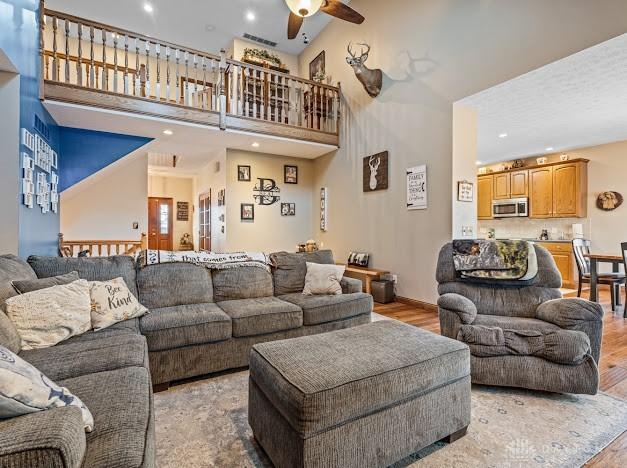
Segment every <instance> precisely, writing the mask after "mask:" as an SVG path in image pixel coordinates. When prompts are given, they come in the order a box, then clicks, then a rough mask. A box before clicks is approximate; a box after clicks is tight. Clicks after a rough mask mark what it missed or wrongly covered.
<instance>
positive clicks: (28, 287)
mask: <svg viewBox="0 0 627 468" xmlns="http://www.w3.org/2000/svg"><path fill="white" fill-rule="evenodd" d="M79 279H80V278H79V277H78V273H77V272H76V271H71V272H69V273H67V274H65V275H59V276H52V277H50V278H39V279H33V280H22V281H13V282H12V284H13V287H14V288H15V290H16V291H17V292H18V293H20V294H26V293H29V292H33V291H39V290H40V289H46V288H51V287H52V286H62V285H64V284H70V283H73V282H74V281H78V280H79Z"/></svg>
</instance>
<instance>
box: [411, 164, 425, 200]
mask: <svg viewBox="0 0 627 468" xmlns="http://www.w3.org/2000/svg"><path fill="white" fill-rule="evenodd" d="M406 172H407V209H408V210H426V209H427V166H426V165H425V164H423V165H422V166H416V167H410V168H409V169H407V171H406Z"/></svg>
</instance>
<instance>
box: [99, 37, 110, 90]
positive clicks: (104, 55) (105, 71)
mask: <svg viewBox="0 0 627 468" xmlns="http://www.w3.org/2000/svg"><path fill="white" fill-rule="evenodd" d="M100 38H101V39H102V83H101V84H102V90H103V91H108V90H109V69H108V68H107V31H105V30H104V29H101V30H100Z"/></svg>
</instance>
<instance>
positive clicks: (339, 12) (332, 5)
mask: <svg viewBox="0 0 627 468" xmlns="http://www.w3.org/2000/svg"><path fill="white" fill-rule="evenodd" d="M325 3H326V4H325V5H323V6H322V7H321V8H320V10H321V11H324V12H325V13H326V14H327V15H331V16H335V17H336V18H339V19H343V20H344V21H350V22H351V23H355V24H361V23H363V22H364V20H365V18H364V17H363V16H361V15H360V14H359V13H357V12H356V11H355V10H353V9H352V8H351V7H349V6H348V5H345V4H343V3H342V2H340V0H326V2H325Z"/></svg>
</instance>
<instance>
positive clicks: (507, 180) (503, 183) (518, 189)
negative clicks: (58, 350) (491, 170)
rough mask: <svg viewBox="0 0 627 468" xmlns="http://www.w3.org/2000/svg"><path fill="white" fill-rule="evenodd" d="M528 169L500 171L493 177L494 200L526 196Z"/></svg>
mask: <svg viewBox="0 0 627 468" xmlns="http://www.w3.org/2000/svg"><path fill="white" fill-rule="evenodd" d="M528 176H529V171H526V170H525V171H515V172H501V173H499V174H495V175H494V176H493V177H494V184H493V185H494V200H507V199H510V198H525V197H527V196H528V193H529V192H528V182H527V178H528Z"/></svg>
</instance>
